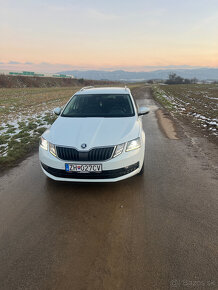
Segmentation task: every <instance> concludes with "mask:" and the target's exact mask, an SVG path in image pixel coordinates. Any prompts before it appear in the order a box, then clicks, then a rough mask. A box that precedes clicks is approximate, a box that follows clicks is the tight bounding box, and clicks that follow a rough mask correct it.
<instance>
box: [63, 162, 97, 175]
mask: <svg viewBox="0 0 218 290" xmlns="http://www.w3.org/2000/svg"><path fill="white" fill-rule="evenodd" d="M65 169H66V171H68V172H81V173H87V172H97V173H99V172H102V164H65Z"/></svg>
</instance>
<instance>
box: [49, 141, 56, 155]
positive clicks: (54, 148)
mask: <svg viewBox="0 0 218 290" xmlns="http://www.w3.org/2000/svg"><path fill="white" fill-rule="evenodd" d="M49 152H50V153H51V154H52V155H54V156H57V153H56V147H55V145H54V144H52V143H49Z"/></svg>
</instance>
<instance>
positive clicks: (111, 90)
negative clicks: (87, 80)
mask: <svg viewBox="0 0 218 290" xmlns="http://www.w3.org/2000/svg"><path fill="white" fill-rule="evenodd" d="M129 93H130V90H129V89H128V88H127V87H124V88H123V87H101V88H95V87H85V88H82V89H81V90H80V91H78V92H77V93H76V94H77V95H78V94H82V95H84V94H129Z"/></svg>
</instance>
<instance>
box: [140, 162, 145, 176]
mask: <svg viewBox="0 0 218 290" xmlns="http://www.w3.org/2000/svg"><path fill="white" fill-rule="evenodd" d="M144 171H145V164H144V162H143V165H142V168H141V170H140V171H139V173H138V175H143V173H144Z"/></svg>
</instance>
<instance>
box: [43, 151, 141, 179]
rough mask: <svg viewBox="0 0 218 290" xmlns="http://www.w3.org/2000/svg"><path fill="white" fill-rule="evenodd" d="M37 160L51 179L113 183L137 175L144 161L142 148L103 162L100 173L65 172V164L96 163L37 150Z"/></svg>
mask: <svg viewBox="0 0 218 290" xmlns="http://www.w3.org/2000/svg"><path fill="white" fill-rule="evenodd" d="M39 159H40V162H41V167H42V170H43V172H44V173H45V174H46V175H47V176H48V177H49V178H51V179H54V180H58V181H74V182H115V181H120V180H123V179H126V178H129V177H131V176H134V175H136V174H138V173H139V172H140V170H141V168H142V165H143V161H144V148H142V147H141V148H139V149H137V150H133V151H130V152H123V153H122V154H120V155H119V156H117V157H115V158H112V159H110V160H107V161H104V162H97V163H101V164H102V172H101V173H77V172H67V171H66V170H65V164H66V163H75V164H83V163H84V164H87V163H89V164H96V162H72V161H64V160H61V159H59V158H57V157H54V156H53V155H52V154H51V153H50V152H49V151H45V150H44V149H42V148H41V147H40V148H39Z"/></svg>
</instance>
